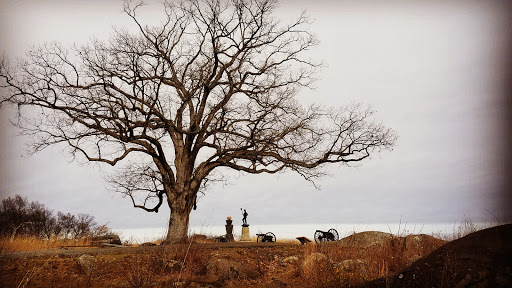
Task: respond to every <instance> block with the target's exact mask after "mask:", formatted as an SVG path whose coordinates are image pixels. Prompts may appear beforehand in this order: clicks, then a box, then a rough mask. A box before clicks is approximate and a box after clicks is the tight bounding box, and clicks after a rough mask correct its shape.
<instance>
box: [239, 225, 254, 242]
mask: <svg viewBox="0 0 512 288" xmlns="http://www.w3.org/2000/svg"><path fill="white" fill-rule="evenodd" d="M250 241H251V236H250V233H249V225H242V239H240V242H250Z"/></svg>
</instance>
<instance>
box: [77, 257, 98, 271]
mask: <svg viewBox="0 0 512 288" xmlns="http://www.w3.org/2000/svg"><path fill="white" fill-rule="evenodd" d="M94 262H96V258H94V257H93V256H91V255H87V254H82V255H81V256H80V257H78V258H77V264H78V268H79V270H80V271H81V272H82V273H84V274H86V275H89V274H91V272H92V269H93V267H94Z"/></svg>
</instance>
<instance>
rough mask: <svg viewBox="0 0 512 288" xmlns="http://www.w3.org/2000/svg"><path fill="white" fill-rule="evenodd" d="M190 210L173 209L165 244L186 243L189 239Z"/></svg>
mask: <svg viewBox="0 0 512 288" xmlns="http://www.w3.org/2000/svg"><path fill="white" fill-rule="evenodd" d="M189 217H190V212H188V211H183V210H181V209H179V210H178V211H172V209H171V216H170V219H169V230H168V231H167V237H166V239H165V241H164V243H163V244H173V243H185V242H186V241H187V239H188V220H189Z"/></svg>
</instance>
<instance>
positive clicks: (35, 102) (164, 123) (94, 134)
mask: <svg viewBox="0 0 512 288" xmlns="http://www.w3.org/2000/svg"><path fill="white" fill-rule="evenodd" d="M275 4H276V3H275V1H272V0H249V1H241V0H231V1H227V0H226V1H223V0H204V1H203V0H187V1H179V2H178V1H176V3H174V2H167V3H165V4H164V8H165V16H166V17H165V19H163V22H162V24H161V25H159V26H154V27H150V26H146V25H144V24H143V23H141V22H140V21H139V20H138V17H137V14H136V13H137V11H139V9H141V6H142V5H141V4H138V5H134V4H132V3H131V2H126V3H125V6H124V12H125V13H126V14H127V15H128V16H129V17H131V18H132V19H133V22H134V23H135V25H136V27H137V28H138V29H137V31H136V33H132V32H128V31H126V30H116V31H115V33H114V35H113V36H112V37H111V39H110V41H108V42H102V41H98V40H94V41H92V42H91V43H90V44H88V45H86V46H83V47H75V48H67V47H64V46H62V45H60V44H56V43H50V44H45V45H42V46H39V47H37V48H34V49H32V50H31V51H30V52H29V53H28V55H27V57H26V59H25V60H23V61H20V62H19V63H17V65H16V66H13V67H9V65H8V62H7V60H6V59H3V60H2V63H1V66H0V67H1V72H0V77H1V78H0V81H1V82H0V84H1V87H2V96H1V97H2V98H1V101H2V102H1V103H6V102H11V103H14V104H16V105H18V107H19V113H18V121H17V123H18V125H19V127H21V128H22V129H23V131H24V132H25V133H26V134H29V135H31V136H32V137H33V138H32V139H34V143H33V144H32V147H33V149H34V152H37V151H40V150H41V149H44V148H45V147H48V146H50V145H53V144H58V143H65V144H66V145H67V146H68V147H69V148H70V151H71V153H72V155H73V156H76V155H81V156H84V157H85V159H87V160H88V161H96V162H104V163H107V164H110V165H112V166H114V165H116V164H118V163H123V162H124V163H125V165H123V166H122V167H120V169H119V170H118V173H117V174H115V175H114V176H113V177H112V179H110V180H111V182H112V184H113V185H114V186H115V187H116V190H117V191H119V192H122V193H124V194H126V195H128V196H130V197H131V199H132V200H133V204H134V206H135V207H139V208H142V209H145V210H146V211H150V212H158V210H159V208H160V206H161V205H162V203H163V202H164V200H166V201H167V204H168V205H169V207H170V208H171V215H170V221H169V232H168V236H167V240H168V241H169V242H177V241H183V240H184V239H186V237H187V231H188V221H189V214H190V212H191V210H192V209H193V208H194V206H195V204H196V197H197V193H198V192H199V190H200V189H201V187H203V186H204V185H205V184H206V182H207V181H208V176H209V175H210V176H211V173H212V172H213V171H214V170H216V169H217V170H218V168H220V167H225V168H231V169H234V170H238V171H243V172H247V173H254V174H257V173H276V172H280V171H289V170H292V171H295V172H297V173H299V174H301V175H302V176H303V177H305V178H306V179H309V180H310V179H313V178H315V177H317V176H319V175H321V174H322V167H323V166H324V165H323V164H326V163H348V162H356V161H361V160H363V159H365V158H367V157H369V156H370V154H371V153H373V152H375V151H376V150H377V151H378V150H381V149H390V148H391V147H392V146H393V145H394V142H395V139H396V136H395V133H394V131H393V130H391V129H388V128H386V127H384V126H382V125H381V124H378V123H374V122H372V120H371V116H372V114H373V112H372V111H371V110H369V109H367V108H365V107H363V106H361V105H352V106H350V107H344V108H340V109H338V110H334V109H329V110H327V109H324V108H322V107H318V106H310V107H303V106H302V105H301V104H300V103H299V102H298V101H297V99H296V97H295V96H296V95H297V92H298V91H299V89H300V88H302V87H310V85H311V84H312V82H313V80H314V77H313V76H315V74H316V73H317V72H318V68H319V64H318V63H316V62H314V61H312V60H310V59H308V58H307V57H306V53H307V52H308V50H309V49H310V48H312V47H313V46H314V45H316V44H317V40H316V39H315V37H314V36H313V35H311V34H310V33H309V32H308V31H307V26H308V21H309V20H308V18H307V16H306V15H305V14H303V15H299V16H298V18H297V19H296V20H295V21H293V22H292V23H289V24H282V23H280V22H279V21H277V20H276V19H274V18H273V16H272V12H273V10H274V8H275ZM34 107H36V108H37V113H33V112H34V111H33V110H27V109H31V108H32V109H33V108H34ZM28 111H32V113H29V112H28ZM118 166H119V165H118ZM141 193H142V194H143V195H146V197H145V198H144V197H143V198H142V199H145V200H144V201H143V202H142V203H139V202H138V201H137V199H140V198H137V197H135V195H139V194H141ZM155 199H156V202H155V201H154V200H155ZM155 203H156V206H153V205H155ZM146 204H151V206H149V205H148V206H149V207H148V206H146Z"/></svg>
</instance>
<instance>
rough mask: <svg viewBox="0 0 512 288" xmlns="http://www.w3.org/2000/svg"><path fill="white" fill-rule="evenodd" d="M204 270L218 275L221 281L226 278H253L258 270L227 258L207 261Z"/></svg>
mask: <svg viewBox="0 0 512 288" xmlns="http://www.w3.org/2000/svg"><path fill="white" fill-rule="evenodd" d="M206 272H207V274H209V275H214V276H216V277H218V279H219V280H221V281H224V280H228V279H240V278H254V277H257V276H258V272H256V271H253V270H251V269H249V268H247V267H246V266H245V265H242V264H241V263H239V262H236V261H233V260H229V259H216V260H214V261H212V262H210V263H208V266H207V267H206Z"/></svg>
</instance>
